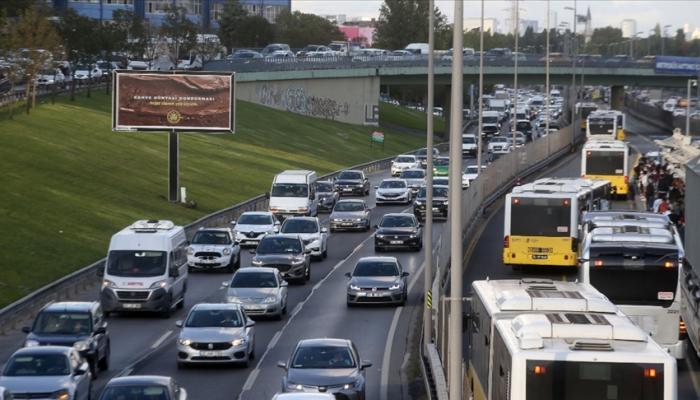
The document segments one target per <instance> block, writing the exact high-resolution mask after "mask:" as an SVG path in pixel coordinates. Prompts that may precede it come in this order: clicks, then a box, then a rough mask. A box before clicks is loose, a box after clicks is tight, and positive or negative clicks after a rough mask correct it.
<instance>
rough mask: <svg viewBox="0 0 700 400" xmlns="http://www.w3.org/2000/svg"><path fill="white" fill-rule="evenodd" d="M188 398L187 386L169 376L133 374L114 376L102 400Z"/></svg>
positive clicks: (179, 399) (174, 399)
mask: <svg viewBox="0 0 700 400" xmlns="http://www.w3.org/2000/svg"><path fill="white" fill-rule="evenodd" d="M122 399H158V400H187V391H186V390H185V388H183V387H181V386H180V385H178V384H177V382H175V380H174V379H173V378H171V377H169V376H156V375H142V376H139V375H132V376H123V377H120V378H113V379H111V380H110V381H109V382H108V383H107V386H105V388H104V389H102V394H100V400H122Z"/></svg>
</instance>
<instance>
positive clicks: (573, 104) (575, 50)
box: [564, 0, 578, 151]
mask: <svg viewBox="0 0 700 400" xmlns="http://www.w3.org/2000/svg"><path fill="white" fill-rule="evenodd" d="M564 9H566V10H571V11H573V12H574V21H573V24H574V40H573V43H572V46H573V49H572V53H573V55H574V56H573V60H572V61H571V64H572V65H571V89H572V90H573V101H572V102H571V150H572V151H573V148H574V138H575V136H576V135H574V132H575V131H574V129H575V128H576V102H577V101H578V92H577V91H576V62H577V61H578V60H577V58H578V38H577V37H576V25H578V24H577V23H576V22H577V21H576V18H577V15H576V0H574V6H573V8H572V7H564ZM569 98H571V97H569Z"/></svg>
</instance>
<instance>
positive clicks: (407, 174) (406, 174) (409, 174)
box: [401, 170, 425, 179]
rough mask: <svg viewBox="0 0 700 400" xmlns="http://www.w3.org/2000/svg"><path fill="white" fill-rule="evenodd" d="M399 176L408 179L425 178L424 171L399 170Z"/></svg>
mask: <svg viewBox="0 0 700 400" xmlns="http://www.w3.org/2000/svg"><path fill="white" fill-rule="evenodd" d="M401 177H402V178H408V179H422V178H425V171H419V170H415V171H403V172H401Z"/></svg>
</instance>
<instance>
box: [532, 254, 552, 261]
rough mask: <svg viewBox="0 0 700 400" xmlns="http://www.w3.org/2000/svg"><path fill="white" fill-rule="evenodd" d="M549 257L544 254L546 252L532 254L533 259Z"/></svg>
mask: <svg viewBox="0 0 700 400" xmlns="http://www.w3.org/2000/svg"><path fill="white" fill-rule="evenodd" d="M548 258H549V256H547V255H544V254H535V255H533V256H532V259H533V260H546V259H548Z"/></svg>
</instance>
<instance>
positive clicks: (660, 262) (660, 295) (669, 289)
mask: <svg viewBox="0 0 700 400" xmlns="http://www.w3.org/2000/svg"><path fill="white" fill-rule="evenodd" d="M590 260H592V261H591V263H597V264H602V265H600V266H595V267H591V268H590V270H589V271H588V273H589V277H590V278H589V279H590V284H591V285H593V286H594V287H595V288H596V289H598V290H599V291H600V292H601V293H603V294H604V295H605V296H607V297H608V299H610V301H612V302H613V303H615V304H619V305H648V306H661V307H665V308H667V307H670V306H671V304H672V303H673V300H674V299H675V298H676V288H677V287H678V263H677V261H678V252H677V251H675V250H670V249H669V248H653V247H648V246H644V247H629V246H626V247H621V246H604V247H598V246H595V247H592V248H591V251H590ZM589 264H590V263H589Z"/></svg>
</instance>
